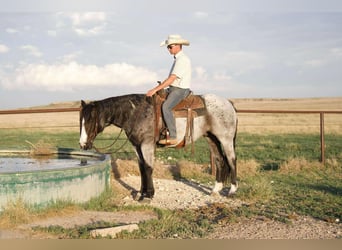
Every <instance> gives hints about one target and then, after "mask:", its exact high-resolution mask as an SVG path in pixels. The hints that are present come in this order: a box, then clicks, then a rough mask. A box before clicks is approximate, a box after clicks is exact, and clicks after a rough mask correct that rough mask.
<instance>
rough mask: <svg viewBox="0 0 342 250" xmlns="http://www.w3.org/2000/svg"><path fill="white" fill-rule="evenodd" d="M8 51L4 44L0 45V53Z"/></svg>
mask: <svg viewBox="0 0 342 250" xmlns="http://www.w3.org/2000/svg"><path fill="white" fill-rule="evenodd" d="M8 51H9V48H8V47H7V46H6V45H4V44H0V53H7V52H8Z"/></svg>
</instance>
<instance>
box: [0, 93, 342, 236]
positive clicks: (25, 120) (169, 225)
mask: <svg viewBox="0 0 342 250" xmlns="http://www.w3.org/2000/svg"><path fill="white" fill-rule="evenodd" d="M234 103H235V105H236V107H237V109H239V108H240V109H271V108H273V109H296V110H317V109H320V110H342V98H325V99H323V98H320V99H282V100H278V99H273V100H270V99H262V100H261V99H258V100H251V99H239V100H234ZM55 105H56V104H55ZM63 105H64V107H65V105H70V104H63ZM72 105H75V104H72ZM325 124H326V127H325V134H326V164H325V165H322V164H320V163H319V157H320V145H319V116H318V117H317V116H316V115H277V114H267V115H262V114H240V115H239V132H238V135H237V140H236V151H237V156H238V179H239V188H240V189H239V191H238V194H237V195H236V198H238V199H241V200H244V201H245V202H246V204H248V205H246V206H242V207H239V208H238V209H235V208H225V207H222V206H220V205H217V206H212V207H208V208H203V209H199V210H195V211H178V210H175V211H166V210H160V209H157V212H158V214H159V220H158V221H151V222H146V223H143V224H142V225H141V228H142V229H141V230H139V231H138V232H136V233H134V234H122V235H121V236H120V237H121V238H153V237H154V236H157V235H160V233H161V231H162V230H164V231H163V235H165V238H168V237H170V236H172V235H173V234H175V233H177V234H178V235H179V236H180V237H183V238H187V237H189V236H192V237H205V234H206V232H209V231H210V229H211V228H212V227H213V226H215V225H217V224H218V223H222V221H226V222H229V223H234V222H235V221H239V219H241V218H246V217H254V216H265V217H267V218H271V219H274V220H279V221H283V222H284V223H289V220H290V219H291V218H294V217H296V216H299V215H306V216H312V217H314V218H318V219H321V220H325V221H329V222H332V223H335V222H336V221H337V220H341V219H342V218H341V214H342V198H341V197H342V181H341V180H342V115H327V116H326V121H325ZM118 132H119V130H118V129H117V128H115V127H111V128H108V129H107V130H105V132H104V133H103V134H101V135H99V137H98V138H97V140H96V142H95V143H96V145H97V146H98V147H103V146H105V145H109V144H110V143H111V141H112V140H113V138H115V136H116V135H117V134H118ZM0 138H1V143H0V149H8V148H21V149H30V148H31V147H32V144H33V145H39V144H44V143H45V144H44V145H50V146H52V147H73V148H77V147H78V139H79V127H78V113H77V112H71V113H57V114H31V115H28V114H27V115H1V116H0ZM124 142H125V136H124V135H122V136H121V138H120V140H119V142H118V144H116V145H114V146H113V147H112V149H111V150H113V151H115V148H117V147H119V146H120V145H121V144H123V143H124ZM112 156H113V158H114V159H117V158H120V159H131V160H133V161H136V159H135V154H134V152H133V149H132V147H131V145H130V144H129V143H127V144H125V146H124V147H123V148H122V149H121V150H120V152H116V153H115V154H113V155H112ZM157 160H158V162H161V163H165V164H166V163H167V164H175V163H176V162H179V161H191V162H196V163H198V164H199V166H202V168H200V169H191V171H188V172H184V173H183V174H182V176H181V177H182V178H187V179H196V180H197V181H199V182H203V183H204V182H205V183H207V182H208V181H211V182H212V181H213V180H214V179H213V177H212V176H211V175H210V168H209V166H208V165H209V152H208V147H207V144H206V141H205V140H204V139H203V140H199V141H198V142H196V146H195V154H194V155H192V154H191V150H190V149H188V150H165V149H158V150H157ZM158 174H159V173H158V172H155V177H158ZM159 177H163V176H159ZM20 207H23V206H16V208H13V207H12V208H8V209H7V210H5V211H4V212H3V214H1V215H0V226H1V225H2V224H4V223H8V224H11V223H12V224H15V223H18V221H16V219H18V218H19V217H21V219H25V218H26V217H29V216H32V214H35V215H36V216H38V217H39V216H42V215H41V213H42V211H37V210H34V211H32V209H30V208H24V209H21V210H19V211H18V208H20ZM57 207H58V208H56V206H55V207H50V208H47V209H46V210H45V213H51V211H55V212H56V211H62V210H68V209H70V207H71V208H72V209H74V207H75V205H73V204H71V205H70V204H60V205H57ZM78 209H89V210H105V211H114V210H118V209H122V208H120V207H118V206H117V205H116V202H115V191H108V192H107V193H105V194H103V196H101V197H100V198H98V199H95V200H93V201H91V202H90V203H88V204H84V205H82V206H81V208H78ZM126 209H127V208H126ZM131 209H137V208H131ZM144 209H151V208H144ZM23 211H24V212H23ZM56 213H59V212H56ZM45 216H46V215H45ZM8 218H15V219H13V221H12V222H8ZM217 218H220V219H219V220H218V219H217ZM26 219H27V218H26ZM52 230H53V229H52ZM55 230H57V229H55ZM83 230H84V231H82V232H85V235H80V232H74V231H73V232H59V233H62V234H75V235H73V236H70V237H71V238H73V237H74V238H81V237H85V238H87V237H89V236H87V229H83Z"/></svg>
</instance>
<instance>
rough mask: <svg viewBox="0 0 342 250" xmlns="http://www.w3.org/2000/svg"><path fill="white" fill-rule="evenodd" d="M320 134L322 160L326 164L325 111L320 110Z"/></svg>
mask: <svg viewBox="0 0 342 250" xmlns="http://www.w3.org/2000/svg"><path fill="white" fill-rule="evenodd" d="M319 114H320V135H321V162H322V164H325V155H324V150H325V142H324V112H320V113H319Z"/></svg>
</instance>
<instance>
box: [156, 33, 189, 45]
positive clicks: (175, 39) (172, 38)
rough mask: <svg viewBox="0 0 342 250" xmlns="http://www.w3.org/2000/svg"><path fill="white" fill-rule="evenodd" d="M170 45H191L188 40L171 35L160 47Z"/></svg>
mask: <svg viewBox="0 0 342 250" xmlns="http://www.w3.org/2000/svg"><path fill="white" fill-rule="evenodd" d="M170 44H182V45H187V46H188V45H190V42H189V41H188V40H185V39H183V38H182V37H181V36H180V35H169V36H168V38H167V40H165V41H162V42H161V44H160V46H169V45H170Z"/></svg>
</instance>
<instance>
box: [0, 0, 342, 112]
mask: <svg viewBox="0 0 342 250" xmlns="http://www.w3.org/2000/svg"><path fill="white" fill-rule="evenodd" d="M63 2H65V4H63ZM289 2H290V3H291V2H292V1H286V4H285V3H284V2H282V1H227V0H222V1H216V0H213V1H178V0H174V1H170V2H165V1H163V2H162V1H152V0H150V1H130V0H126V1H72V4H67V1H64V0H62V1H60V2H59V3H62V4H61V5H58V6H56V5H54V4H52V3H51V2H50V1H38V0H37V1H24V2H21V3H22V4H21V5H18V3H16V1H11V2H10V3H7V7H6V8H7V9H4V10H2V11H0V109H11V108H18V107H27V106H34V105H42V104H49V103H52V102H59V101H74V100H81V99H86V100H89V99H92V100H95V99H102V98H106V97H109V96H117V95H122V94H127V93H145V92H146V91H147V90H148V89H150V88H152V87H153V86H154V85H155V83H156V81H158V80H164V79H165V77H166V76H167V74H168V72H169V69H170V66H171V64H172V60H173V59H172V57H171V56H170V55H169V54H168V51H167V50H166V49H165V47H159V44H160V42H161V41H162V40H165V39H166V38H167V36H168V35H169V34H181V35H182V36H183V37H184V38H186V39H188V40H189V41H190V43H191V44H190V46H189V47H184V51H185V53H186V54H188V55H189V57H190V58H191V60H192V68H193V80H192V89H193V91H194V92H195V93H197V94H202V93H214V94H219V95H222V96H224V97H227V98H267V97H271V98H296V97H335V96H342V87H341V86H342V70H341V69H342V67H341V66H342V28H341V27H342V8H341V6H342V4H340V3H339V2H338V1H336V2H335V1H332V4H330V5H329V4H327V1H322V2H324V3H325V4H320V3H319V1H302V2H301V1H299V2H298V1H293V2H295V3H296V4H292V5H291V4H289ZM317 2H318V3H317ZM328 2H329V1H328ZM275 3H277V4H275ZM18 6H19V7H18Z"/></svg>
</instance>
